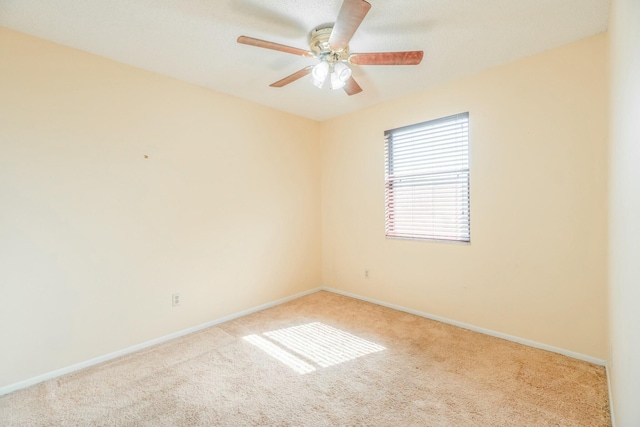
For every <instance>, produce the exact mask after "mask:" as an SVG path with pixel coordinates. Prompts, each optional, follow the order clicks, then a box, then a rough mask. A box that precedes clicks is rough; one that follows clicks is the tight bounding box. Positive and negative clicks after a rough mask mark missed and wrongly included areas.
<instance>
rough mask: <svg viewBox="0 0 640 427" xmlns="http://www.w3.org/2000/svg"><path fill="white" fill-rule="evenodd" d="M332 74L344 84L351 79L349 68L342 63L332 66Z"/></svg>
mask: <svg viewBox="0 0 640 427" xmlns="http://www.w3.org/2000/svg"><path fill="white" fill-rule="evenodd" d="M333 72H334V73H335V74H337V75H338V79H339V80H340V81H342V82H346V81H347V80H349V77H351V68H349V66H348V65H347V64H345V63H344V62H338V63H337V64H335V65H334V66H333Z"/></svg>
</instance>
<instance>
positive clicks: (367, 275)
mask: <svg viewBox="0 0 640 427" xmlns="http://www.w3.org/2000/svg"><path fill="white" fill-rule="evenodd" d="M364 278H365V279H368V278H369V270H365V271H364Z"/></svg>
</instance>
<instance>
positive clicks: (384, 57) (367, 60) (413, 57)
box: [349, 50, 424, 65]
mask: <svg viewBox="0 0 640 427" xmlns="http://www.w3.org/2000/svg"><path fill="white" fill-rule="evenodd" d="M423 55H424V52H422V51H421V50H412V51H410V52H377V53H353V54H351V55H349V62H350V63H352V64H356V65H418V64H419V63H420V62H421V61H422V56H423Z"/></svg>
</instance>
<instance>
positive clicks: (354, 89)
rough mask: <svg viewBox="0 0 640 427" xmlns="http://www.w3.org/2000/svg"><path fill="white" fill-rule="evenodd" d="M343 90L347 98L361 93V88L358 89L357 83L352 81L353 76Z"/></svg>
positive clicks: (354, 80)
mask: <svg viewBox="0 0 640 427" xmlns="http://www.w3.org/2000/svg"><path fill="white" fill-rule="evenodd" d="M343 89H344V91H345V92H347V95H349V96H351V95H355V94H357V93H360V92H362V88H361V87H360V85H359V84H358V82H356V79H354V78H353V76H351V77H349V80H347V83H346V84H345V85H344V88H343Z"/></svg>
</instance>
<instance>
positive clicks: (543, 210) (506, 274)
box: [321, 35, 608, 359]
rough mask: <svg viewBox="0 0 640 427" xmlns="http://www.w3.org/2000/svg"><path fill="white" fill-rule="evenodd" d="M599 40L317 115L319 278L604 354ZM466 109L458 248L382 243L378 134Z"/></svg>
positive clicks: (604, 94) (603, 48) (602, 43)
mask: <svg viewBox="0 0 640 427" xmlns="http://www.w3.org/2000/svg"><path fill="white" fill-rule="evenodd" d="M607 46H608V45H607V38H606V35H599V36H595V37H592V38H589V39H585V40H583V41H580V42H577V43H574V44H571V45H567V46H564V47H561V48H559V49H555V50H552V51H549V52H546V53H543V54H540V55H536V56H534V57H530V58H526V59H523V60H520V61H518V62H515V63H511V64H508V65H505V66H501V67H498V68H494V69H491V70H489V71H486V72H484V73H481V74H478V75H474V76H471V77H468V78H464V79H461V80H457V81H454V82H451V83H449V84H446V85H442V86H439V87H437V88H435V89H433V90H429V91H426V92H421V93H417V94H415V95H413V96H409V97H404V98H401V99H398V100H396V101H394V102H388V103H385V104H383V105H380V106H377V107H373V108H370V109H368V110H365V111H362V112H358V113H354V114H351V115H348V116H344V117H341V118H337V119H335V120H331V121H327V122H323V123H322V129H321V131H322V133H321V136H322V140H323V147H322V150H323V151H322V156H323V158H322V162H323V163H322V238H323V283H324V285H325V286H330V287H334V288H337V289H340V290H343V291H347V292H351V293H355V294H358V295H361V296H366V297H369V298H374V299H378V300H383V301H386V302H388V303H392V304H397V305H401V306H404V307H407V308H411V309H415V310H420V311H423V312H427V313H431V314H433V315H438V316H443V317H446V318H449V319H452V320H456V321H459V322H465V323H469V324H472V325H475V326H479V327H482V328H488V329H490V330H494V331H497V332H502V333H506V334H511V335H515V336H517V337H520V338H525V339H529V340H534V341H537V342H540V343H543V344H547V345H551V346H556V347H560V348H562V349H565V350H569V351H573V352H577V353H581V354H583V355H587V356H591V357H595V358H599V359H605V358H606V357H607V344H606V343H607V337H606V335H607V329H606V328H607V326H606V325H607V301H606V299H607V288H606V282H607V268H606V267H607V266H606V253H607V136H608V135H607V132H608V87H607V67H608V64H607ZM424 70H425V72H429V62H428V61H426V62H425V66H424ZM465 111H469V113H470V136H471V138H470V140H471V244H469V245H466V244H444V243H434V242H424V241H408V240H392V239H385V237H384V168H383V166H384V159H383V132H384V130H385V129H391V128H396V127H399V126H403V125H408V124H412V123H416V122H422V121H425V120H430V119H435V118H438V117H443V116H447V115H450V114H454V113H460V112H465ZM365 269H369V270H370V278H369V279H365V277H364V273H363V272H364V270H365Z"/></svg>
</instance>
